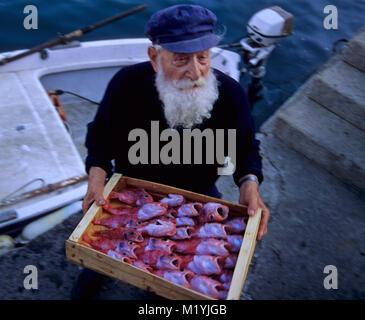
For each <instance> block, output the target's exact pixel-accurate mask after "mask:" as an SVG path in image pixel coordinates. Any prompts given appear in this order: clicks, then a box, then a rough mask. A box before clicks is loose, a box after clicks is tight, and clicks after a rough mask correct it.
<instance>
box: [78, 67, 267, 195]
mask: <svg viewBox="0 0 365 320" xmlns="http://www.w3.org/2000/svg"><path fill="white" fill-rule="evenodd" d="M214 72H215V74H216V77H217V80H218V82H219V98H218V100H217V101H216V102H215V104H214V107H213V110H212V112H211V117H210V118H209V119H205V120H204V121H203V123H202V124H200V125H198V126H197V127H196V128H198V129H200V130H202V131H203V130H204V129H205V128H211V129H213V130H214V129H236V130H237V131H236V132H237V135H236V143H237V145H236V154H237V155H236V164H237V165H236V170H235V172H234V174H233V178H234V180H235V183H236V184H238V179H239V178H241V177H243V176H244V175H246V174H249V173H251V174H255V175H256V176H257V177H258V178H259V181H260V182H261V181H262V180H263V176H262V166H261V156H260V155H259V141H258V140H256V139H255V128H254V123H253V119H252V116H251V114H250V106H249V102H248V99H247V95H246V93H245V91H244V90H243V88H242V87H241V85H240V84H239V83H238V82H237V81H235V80H234V79H232V78H231V77H229V76H227V75H225V74H224V73H222V72H220V71H218V70H215V69H214ZM154 81H155V72H154V70H153V68H152V66H151V64H150V62H143V63H138V64H135V65H132V66H128V67H124V68H122V69H121V70H120V71H119V72H118V73H116V75H115V76H114V77H113V78H112V80H111V81H110V82H109V84H108V87H107V90H106V92H105V94H104V97H103V100H102V102H101V103H100V107H99V109H98V111H97V113H96V116H95V118H94V120H93V121H92V122H91V123H89V124H88V133H87V137H86V143H85V145H86V147H87V149H88V156H87V158H86V171H87V172H88V171H89V169H90V167H91V166H97V167H101V168H103V169H104V170H105V171H107V173H108V175H109V176H110V175H111V173H112V170H113V166H112V160H115V171H116V172H120V173H122V174H123V175H125V176H130V177H133V178H139V179H145V180H149V181H154V182H158V183H163V184H167V185H171V186H175V187H178V188H183V189H187V190H191V191H194V192H199V193H205V192H206V191H207V190H208V189H210V187H211V186H212V185H213V184H214V182H215V181H216V180H217V178H218V177H219V176H218V175H217V168H218V167H222V165H221V164H219V163H218V162H216V163H215V164H205V157H203V162H202V164H168V165H164V164H162V163H160V164H151V161H149V164H137V165H133V164H131V163H130V162H129V160H128V150H129V148H130V147H131V146H133V145H134V144H135V143H136V141H128V134H129V132H130V131H131V130H133V129H135V128H141V129H144V130H145V131H146V132H147V133H148V134H149V136H150V131H151V121H159V130H160V132H161V131H162V130H164V129H167V128H168V125H167V122H166V120H165V117H164V114H163V109H162V102H161V101H160V100H159V97H158V92H157V90H156V87H155V82H154ZM178 131H179V132H181V129H179V130H178ZM182 136H183V135H182V134H181V135H180V137H181V139H182ZM225 136H226V137H227V134H225ZM150 139H151V137H150ZM166 143H168V142H160V148H162V147H163V145H164V144H166ZM192 144H193V143H192ZM227 145H228V142H227V138H226V140H225V148H226V150H227V149H228V147H227ZM150 146H151V143H149V146H148V147H149V150H148V151H149V154H150V153H151V150H150ZM180 147H181V152H180V155H181V163H182V161H183V160H182V159H183V157H182V141H181V142H180ZM203 148H205V145H204V143H203ZM203 150H205V149H203ZM226 152H227V151H226ZM191 159H192V162H193V159H194V152H193V150H192V152H191Z"/></svg>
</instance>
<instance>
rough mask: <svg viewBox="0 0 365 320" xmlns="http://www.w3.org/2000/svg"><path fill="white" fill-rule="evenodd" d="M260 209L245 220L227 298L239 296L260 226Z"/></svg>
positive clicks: (236, 298) (234, 298) (231, 298)
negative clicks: (244, 227)
mask: <svg viewBox="0 0 365 320" xmlns="http://www.w3.org/2000/svg"><path fill="white" fill-rule="evenodd" d="M261 214H262V210H261V209H260V208H259V209H257V211H256V213H255V214H254V215H253V216H250V217H249V219H248V222H247V226H246V230H245V234H244V237H243V242H242V246H241V249H240V252H239V254H238V258H237V263H236V267H235V269H234V273H233V277H232V282H231V287H230V288H229V291H228V295H227V300H238V299H239V298H240V295H241V292H242V288H243V284H244V282H245V280H246V276H247V272H248V267H249V265H250V262H251V258H252V255H253V252H254V250H255V246H256V237H257V231H258V229H259V226H260V220H261Z"/></svg>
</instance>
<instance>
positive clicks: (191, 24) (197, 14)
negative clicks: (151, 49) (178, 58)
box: [145, 4, 221, 53]
mask: <svg viewBox="0 0 365 320" xmlns="http://www.w3.org/2000/svg"><path fill="white" fill-rule="evenodd" d="M216 22H217V17H216V16H215V14H214V13H213V12H211V11H210V10H208V9H206V8H203V7H201V6H198V5H184V4H183V5H176V6H172V7H169V8H166V9H163V10H160V11H157V12H156V13H154V14H153V15H152V16H151V18H150V20H149V21H148V23H147V25H146V28H145V34H146V35H147V36H148V37H149V39H150V40H151V41H152V43H153V44H159V45H161V46H162V47H163V48H165V49H166V50H169V51H172V52H177V53H192V52H199V51H204V50H207V49H209V48H211V47H214V46H216V45H217V44H218V43H219V41H220V40H221V38H220V36H218V35H216V34H214V33H213V29H214V25H215V24H216Z"/></svg>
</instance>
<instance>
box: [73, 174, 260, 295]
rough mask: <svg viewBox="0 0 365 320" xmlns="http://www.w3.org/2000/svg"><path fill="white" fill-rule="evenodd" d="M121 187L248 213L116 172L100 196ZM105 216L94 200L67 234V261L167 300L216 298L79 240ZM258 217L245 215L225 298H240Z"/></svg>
mask: <svg viewBox="0 0 365 320" xmlns="http://www.w3.org/2000/svg"><path fill="white" fill-rule="evenodd" d="M124 188H144V189H145V190H146V191H147V192H148V193H150V194H151V195H152V196H153V198H154V199H156V201H159V200H160V199H162V198H163V197H165V196H167V195H168V194H169V193H174V194H180V195H183V196H184V197H185V199H186V200H187V201H189V202H194V201H197V202H202V203H206V202H218V203H221V204H224V205H226V206H228V207H229V215H230V216H247V207H246V206H243V205H240V204H235V203H231V202H228V201H224V200H221V199H217V198H213V197H208V196H205V195H202V194H198V193H194V192H191V191H187V190H183V189H179V188H175V187H170V186H167V185H163V184H159V183H154V182H149V181H145V180H140V179H134V178H130V177H126V176H122V175H121V174H117V173H115V174H114V175H113V176H112V177H111V179H110V180H109V181H108V183H107V184H106V186H105V188H104V194H103V195H104V197H105V199H106V198H107V197H108V195H109V194H110V192H111V191H116V192H118V191H120V190H122V189H124ZM113 201H114V200H111V201H110V205H111V206H113V205H114V206H115V205H116V203H113ZM107 215H108V216H109V214H107V213H104V212H103V209H102V207H99V206H97V205H96V204H95V202H94V203H93V204H92V206H91V207H90V209H89V210H88V211H87V212H86V214H85V215H84V216H83V218H82V220H81V221H80V223H79V224H78V225H77V227H76V228H75V230H74V231H73V232H72V234H71V235H70V237H69V238H68V239H67V240H66V257H67V259H68V260H69V261H71V262H73V263H75V264H77V265H80V266H82V267H85V268H88V269H92V270H94V271H97V272H99V273H102V274H104V275H107V276H110V277H112V278H115V279H118V280H121V281H123V282H126V283H129V284H131V285H134V286H136V287H138V288H141V289H143V290H147V291H151V292H154V293H156V294H158V295H160V296H162V297H165V298H168V299H174V300H215V299H214V298H212V297H209V296H207V295H205V294H202V293H199V292H197V291H195V290H192V289H188V288H186V287H183V286H180V285H177V284H175V283H173V282H170V281H168V280H165V279H163V278H161V277H158V276H156V275H154V274H151V273H149V272H147V271H144V270H142V269H139V268H137V267H135V266H132V265H130V264H128V263H125V262H122V261H120V260H116V259H114V258H112V257H110V256H108V255H106V254H104V253H102V252H100V251H97V250H95V249H93V248H91V247H90V245H88V244H87V243H86V242H84V241H83V240H82V235H83V234H84V233H85V232H86V233H88V234H91V233H93V232H95V231H97V230H100V229H103V228H104V227H103V226H99V225H93V224H92V223H91V222H92V221H93V220H94V219H95V218H97V219H103V218H104V217H106V216H107ZM260 219H261V209H258V211H257V212H256V213H255V215H254V216H249V218H248V222H247V226H246V230H245V233H244V237H243V241H242V246H241V249H240V251H239V254H238V258H237V263H236V266H235V268H234V273H233V277H232V281H231V286H230V288H229V291H228V295H227V298H226V299H227V300H238V299H239V298H240V295H241V291H242V288H243V285H244V282H245V279H246V275H247V271H248V267H249V265H250V261H251V258H252V255H253V252H254V249H255V245H256V236H257V231H258V228H259V225H260Z"/></svg>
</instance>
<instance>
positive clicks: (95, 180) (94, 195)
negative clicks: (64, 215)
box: [82, 167, 106, 214]
mask: <svg viewBox="0 0 365 320" xmlns="http://www.w3.org/2000/svg"><path fill="white" fill-rule="evenodd" d="M105 178H106V172H105V171H104V170H103V169H101V168H99V167H91V168H90V170H89V183H88V188H87V192H86V195H85V198H84V200H83V201H82V213H83V214H85V213H86V212H87V210H89V208H90V207H91V205H92V204H93V202H94V201H96V204H97V205H99V206H102V205H104V204H105V199H104V197H103V191H104V184H105Z"/></svg>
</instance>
